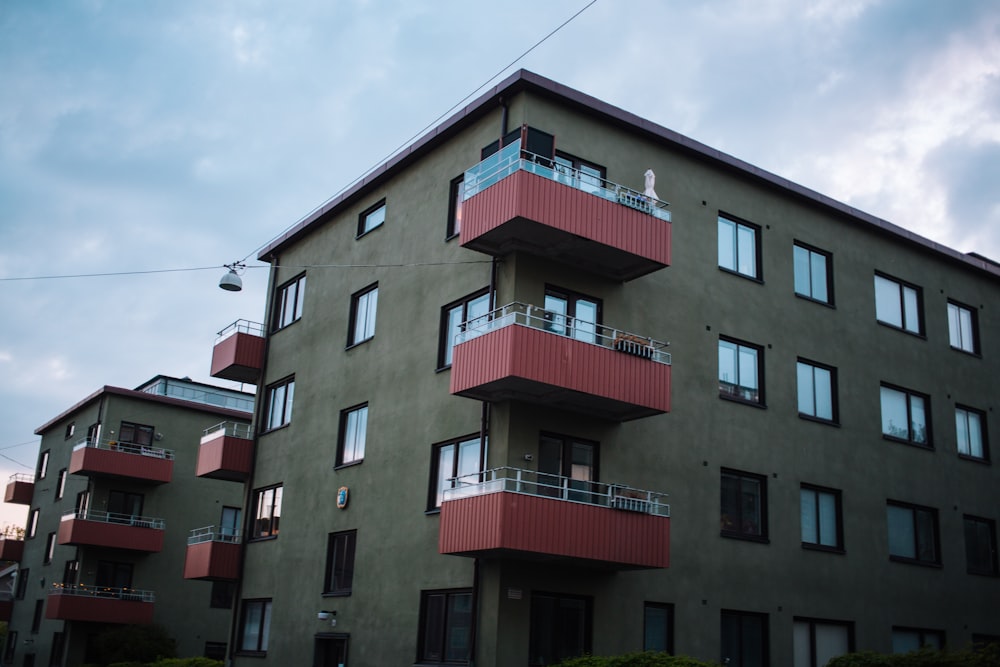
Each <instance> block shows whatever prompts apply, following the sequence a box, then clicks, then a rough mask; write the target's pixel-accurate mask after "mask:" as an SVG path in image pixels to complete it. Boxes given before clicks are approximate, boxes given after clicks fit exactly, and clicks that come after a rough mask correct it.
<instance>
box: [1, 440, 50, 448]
mask: <svg viewBox="0 0 1000 667" xmlns="http://www.w3.org/2000/svg"><path fill="white" fill-rule="evenodd" d="M40 442H41V440H27V441H25V442H19V443H17V444H14V445H4V446H3V447H0V450H4V449H14V448H15V447H24V446H25V445H37V444H38V443H40Z"/></svg>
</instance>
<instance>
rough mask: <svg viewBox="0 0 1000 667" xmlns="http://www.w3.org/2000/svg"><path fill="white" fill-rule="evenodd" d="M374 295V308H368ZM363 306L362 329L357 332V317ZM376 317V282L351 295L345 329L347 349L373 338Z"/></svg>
mask: <svg viewBox="0 0 1000 667" xmlns="http://www.w3.org/2000/svg"><path fill="white" fill-rule="evenodd" d="M373 293H374V295H375V296H374V299H375V304H374V307H371V308H369V303H370V299H371V298H372V297H371V295H372V294H373ZM362 304H364V325H365V326H364V329H363V330H362V331H358V315H359V313H360V312H361V306H362ZM377 316H378V281H375V282H374V283H372V284H371V285H368V286H367V287H364V288H362V289H360V290H358V291H357V292H355V293H354V294H352V295H351V313H350V317H349V318H348V327H347V349H350V348H352V347H355V346H357V345H362V344H364V343H367V342H368V341H370V340H372V339H373V338H375V324H376V320H377Z"/></svg>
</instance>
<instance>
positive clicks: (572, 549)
mask: <svg viewBox="0 0 1000 667" xmlns="http://www.w3.org/2000/svg"><path fill="white" fill-rule="evenodd" d="M438 551H439V552H440V553H442V554H452V555H458V556H477V557H482V558H514V559H518V560H536V561H557V562H558V561H565V562H573V563H576V564H579V565H588V566H593V567H599V568H602V569H613V570H629V569H652V568H665V567H668V566H669V565H670V519H669V518H668V517H663V516H653V515H649V514H642V513H638V512H628V511H623V510H617V509H611V508H608V507H601V506H597V505H590V504H587V503H575V502H566V501H562V500H556V499H552V498H542V497H538V496H529V495H524V494H520V493H508V492H500V493H490V494H486V495H480V496H472V497H469V498H461V499H456V500H449V501H446V502H444V503H442V504H441V528H440V534H439V540H438Z"/></svg>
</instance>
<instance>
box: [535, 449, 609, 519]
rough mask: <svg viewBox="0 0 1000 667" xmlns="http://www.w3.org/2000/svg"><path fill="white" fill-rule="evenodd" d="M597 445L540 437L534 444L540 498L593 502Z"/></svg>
mask: <svg viewBox="0 0 1000 667" xmlns="http://www.w3.org/2000/svg"><path fill="white" fill-rule="evenodd" d="M596 480H597V443H596V442H590V441H587V440H580V439H578V438H571V437H569V436H560V435H552V434H544V433H543V434H542V436H541V439H540V441H539V443H538V484H539V493H540V495H546V496H552V497H559V498H562V499H563V500H575V501H578V502H594V498H593V496H592V495H591V492H592V491H595V489H594V488H592V487H593V486H594V485H593V484H591V482H594V481H596Z"/></svg>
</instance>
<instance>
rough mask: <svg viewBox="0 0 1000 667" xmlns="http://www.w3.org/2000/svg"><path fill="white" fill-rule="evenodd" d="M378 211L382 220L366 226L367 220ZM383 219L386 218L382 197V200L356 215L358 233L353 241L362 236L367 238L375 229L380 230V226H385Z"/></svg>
mask: <svg viewBox="0 0 1000 667" xmlns="http://www.w3.org/2000/svg"><path fill="white" fill-rule="evenodd" d="M379 211H381V212H382V219H381V220H378V221H377V222H376V223H375V224H373V225H371V226H369V224H368V221H369V219H370V218H371V217H372V216H373V215H374V214H376V213H378V212H379ZM385 218H386V203H385V197H383V198H382V199H380V200H379V201H377V202H375V203H374V204H372V205H371V206H369V207H368V208H366V209H365V210H363V211H361V213H359V214H358V233H357V235H356V236H355V237H354V238H355V240H356V239H360V238H361V237H362V236H367V235H368V234H370V233H372V232H373V231H375V230H376V229H378V228H380V227H381V226H382V225H384V224H385Z"/></svg>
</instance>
